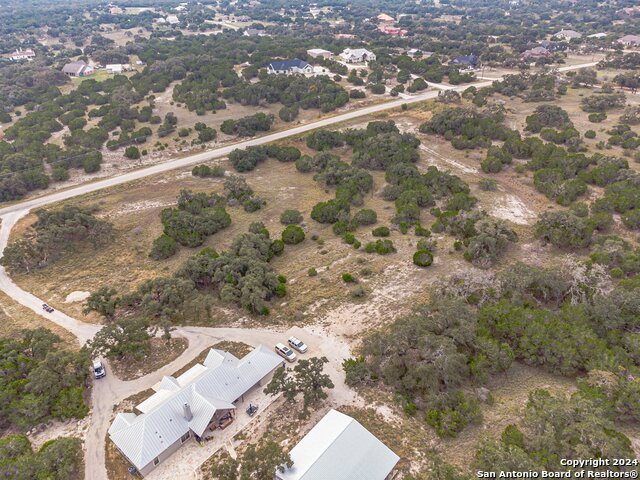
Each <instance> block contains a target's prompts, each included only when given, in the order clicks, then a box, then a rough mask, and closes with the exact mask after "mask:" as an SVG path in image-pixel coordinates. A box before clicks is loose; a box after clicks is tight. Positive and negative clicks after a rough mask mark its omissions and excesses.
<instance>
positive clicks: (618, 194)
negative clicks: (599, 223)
mask: <svg viewBox="0 0 640 480" xmlns="http://www.w3.org/2000/svg"><path fill="white" fill-rule="evenodd" d="M627 172H628V174H626V175H624V176H626V177H627V178H624V176H621V177H619V178H621V179H617V178H615V179H614V180H617V181H613V182H612V183H609V184H608V185H607V186H606V188H605V191H604V196H603V197H602V198H599V199H597V200H596V201H595V202H594V203H593V205H592V210H593V211H594V212H605V213H613V212H615V213H619V214H621V215H622V222H623V223H624V224H625V226H626V227H627V228H630V229H634V230H638V229H640V192H639V190H638V187H639V185H640V176H639V175H637V174H634V173H631V172H630V171H629V170H627ZM622 178H624V179H622Z"/></svg>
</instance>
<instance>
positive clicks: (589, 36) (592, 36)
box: [587, 32, 607, 38]
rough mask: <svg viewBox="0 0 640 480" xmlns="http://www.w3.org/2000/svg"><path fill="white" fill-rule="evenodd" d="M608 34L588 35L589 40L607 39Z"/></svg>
mask: <svg viewBox="0 0 640 480" xmlns="http://www.w3.org/2000/svg"><path fill="white" fill-rule="evenodd" d="M606 36H607V34H606V33H604V32H598V33H592V34H591V35H588V36H587V38H606Z"/></svg>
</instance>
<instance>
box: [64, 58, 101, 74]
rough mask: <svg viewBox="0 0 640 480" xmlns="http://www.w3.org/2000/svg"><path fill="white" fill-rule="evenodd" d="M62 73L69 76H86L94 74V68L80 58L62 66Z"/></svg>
mask: <svg viewBox="0 0 640 480" xmlns="http://www.w3.org/2000/svg"><path fill="white" fill-rule="evenodd" d="M62 73H65V74H67V75H69V76H70V77H88V76H89V75H93V74H94V69H93V67H92V66H91V65H87V64H86V63H84V62H83V61H82V60H78V61H77V62H71V63H67V64H66V65H65V66H64V67H62Z"/></svg>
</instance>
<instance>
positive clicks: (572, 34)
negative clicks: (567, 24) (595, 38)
mask: <svg viewBox="0 0 640 480" xmlns="http://www.w3.org/2000/svg"><path fill="white" fill-rule="evenodd" d="M554 37H558V38H563V39H565V40H573V39H574V38H582V34H581V33H579V32H576V31H575V30H560V31H559V32H558V33H556V34H555V35H554Z"/></svg>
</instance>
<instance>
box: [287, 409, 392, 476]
mask: <svg viewBox="0 0 640 480" xmlns="http://www.w3.org/2000/svg"><path fill="white" fill-rule="evenodd" d="M289 455H290V456H291V460H293V467H292V468H290V469H287V470H285V472H284V473H282V472H279V471H278V472H276V478H278V479H279V480H327V479H331V480H384V479H385V478H386V477H387V476H388V475H389V473H390V472H391V470H393V467H395V465H396V463H398V460H399V459H400V457H398V455H396V454H395V453H393V452H392V451H391V450H390V449H389V448H388V447H387V446H386V445H385V444H384V443H382V442H381V441H380V440H378V439H377V438H376V437H375V436H374V435H373V434H372V433H371V432H369V431H368V430H367V429H366V428H364V427H363V426H362V425H360V423H358V422H357V421H356V420H354V419H353V418H351V417H349V416H348V415H345V414H344V413H340V412H338V411H336V410H331V411H329V413H327V414H326V415H325V416H324V418H323V419H322V420H320V421H319V422H318V424H317V425H316V426H315V427H313V428H312V429H311V431H310V432H309V433H308V434H307V435H306V436H305V437H304V438H303V439H302V440H301V441H300V443H298V444H297V445H296V446H295V447H293V449H292V450H291V451H290V452H289Z"/></svg>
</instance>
